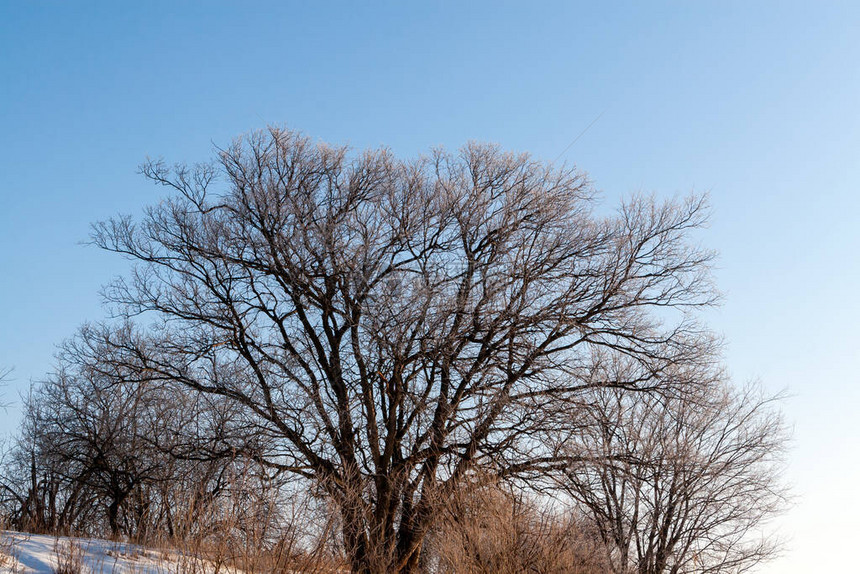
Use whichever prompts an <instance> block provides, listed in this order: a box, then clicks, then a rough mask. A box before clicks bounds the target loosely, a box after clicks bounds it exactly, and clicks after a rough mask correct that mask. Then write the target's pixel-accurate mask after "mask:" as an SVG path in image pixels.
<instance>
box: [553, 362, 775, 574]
mask: <svg viewBox="0 0 860 574" xmlns="http://www.w3.org/2000/svg"><path fill="white" fill-rule="evenodd" d="M598 376H599V377H606V376H612V375H611V374H610V373H608V372H603V373H601V374H600V375H598ZM687 376H689V373H688V374H687ZM700 383H703V384H699V385H695V384H687V385H683V386H681V387H676V388H678V389H680V392H677V393H674V394H669V395H667V394H662V393H659V394H658V393H654V394H640V393H630V392H627V391H625V390H622V389H612V388H607V387H604V388H600V389H598V390H596V391H594V392H593V394H592V403H591V405H590V407H588V408H584V409H581V410H579V411H578V414H577V419H578V421H579V422H580V423H581V424H583V427H582V428H581V429H580V430H579V431H578V432H577V434H576V436H575V437H572V440H571V442H570V443H569V444H568V445H567V449H568V452H569V453H570V454H571V460H575V461H576V462H574V463H572V464H570V465H569V466H568V468H567V470H566V472H565V477H564V482H563V487H564V490H565V491H566V492H568V493H569V494H570V495H572V497H573V498H574V499H575V500H576V501H577V502H578V503H579V507H580V508H582V509H584V510H585V511H586V512H587V513H589V514H590V515H591V517H592V519H593V520H594V523H595V525H596V526H597V528H598V530H599V532H600V534H601V537H602V538H603V540H604V543H605V544H606V547H607V550H608V557H609V560H610V563H611V564H612V571H613V572H615V573H617V574H627V573H634V572H635V573H637V574H663V573H672V574H682V573H692V572H696V573H710V572H714V573H717V572H720V573H723V572H726V573H727V572H744V571H746V570H748V569H749V568H751V567H753V566H755V565H756V564H758V563H760V562H761V561H763V560H767V559H770V558H773V557H774V556H775V554H776V553H777V552H778V550H779V544H778V542H777V541H776V540H775V539H774V538H773V537H772V536H770V535H769V534H768V533H767V531H766V530H764V528H763V527H764V526H765V524H766V522H767V521H768V520H769V519H771V518H773V517H774V516H775V515H776V514H777V513H778V512H780V511H781V510H783V509H784V508H785V505H786V502H787V491H786V488H785V487H784V486H783V485H782V484H781V483H780V473H781V472H780V471H781V463H782V456H783V454H784V452H785V447H786V443H787V430H786V427H785V425H784V423H783V421H782V417H781V415H780V412H779V410H778V409H776V408H775V405H774V401H776V400H777V399H778V397H767V396H765V395H763V394H762V392H761V391H760V390H759V389H758V388H756V387H754V386H749V387H747V388H744V389H741V390H738V389H735V388H733V387H731V386H730V385H728V384H727V383H726V382H725V381H724V380H722V379H721V375H719V374H712V375H711V377H710V378H709V379H708V380H700Z"/></svg>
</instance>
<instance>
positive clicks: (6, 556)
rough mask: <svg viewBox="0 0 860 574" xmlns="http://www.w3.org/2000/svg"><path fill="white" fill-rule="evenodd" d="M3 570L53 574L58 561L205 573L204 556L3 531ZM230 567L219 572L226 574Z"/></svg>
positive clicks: (78, 567) (99, 568)
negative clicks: (196, 557) (200, 557)
mask: <svg viewBox="0 0 860 574" xmlns="http://www.w3.org/2000/svg"><path fill="white" fill-rule="evenodd" d="M0 561H2V564H0V574H13V573H17V574H54V573H55V572H57V571H58V569H57V565H58V564H61V565H64V566H71V568H68V569H66V571H67V572H79V573H80V574H206V572H210V573H214V570H215V569H214V568H213V567H212V566H211V565H208V564H204V563H203V562H202V561H201V560H198V559H190V558H181V557H177V555H176V554H172V555H171V554H168V553H166V552H161V551H155V550H147V549H145V548H142V547H140V546H136V545H133V544H125V543H122V542H111V541H107V540H97V539H87V538H64V537H59V538H58V537H54V536H48V535H36V534H21V533H18V532H0ZM226 570H227V569H225V568H221V570H220V572H221V573H223V574H226V572H225V571H226Z"/></svg>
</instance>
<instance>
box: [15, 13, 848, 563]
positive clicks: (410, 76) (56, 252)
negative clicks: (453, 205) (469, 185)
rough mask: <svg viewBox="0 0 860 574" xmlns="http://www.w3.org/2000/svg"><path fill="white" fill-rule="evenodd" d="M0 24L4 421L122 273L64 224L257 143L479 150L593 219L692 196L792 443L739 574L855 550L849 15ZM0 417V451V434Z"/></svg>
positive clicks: (292, 16) (735, 336)
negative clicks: (780, 513) (519, 168)
mask: <svg viewBox="0 0 860 574" xmlns="http://www.w3.org/2000/svg"><path fill="white" fill-rule="evenodd" d="M462 4H465V3H461V2H436V3H427V4H426V5H424V6H423V7H416V6H407V5H406V3H396V2H387V3H362V4H361V6H353V5H352V3H343V4H336V3H311V2H305V3H285V2H272V3H265V2H243V3H237V2H223V3H217V2H206V3H203V2H199V3H192V2H145V3H144V2H142V3H130V2H129V3H114V2H102V3H91V2H74V3H73V2H55V3H50V2H9V1H0V365H7V366H13V367H15V371H14V373H13V381H12V382H11V384H10V386H9V388H8V389H7V391H6V397H7V399H8V400H10V401H15V400H16V397H17V394H18V392H19V391H22V390H23V389H25V388H26V386H27V384H28V382H29V380H30V379H36V378H39V377H40V376H41V375H42V374H43V373H44V372H45V371H46V370H48V369H50V367H51V361H52V353H53V352H54V349H55V345H56V344H57V343H59V342H60V341H61V340H62V339H63V338H65V337H67V336H69V335H71V334H72V333H73V332H74V330H75V328H76V327H77V326H78V325H79V324H80V323H82V322H83V321H85V320H88V319H90V320H91V319H98V318H100V317H102V316H103V315H104V310H103V309H102V308H101V307H100V300H99V295H98V291H99V287H100V285H102V284H104V283H105V282H107V281H108V280H110V278H111V277H112V276H113V275H116V274H118V273H122V272H123V270H124V269H126V263H125V262H124V261H122V260H121V259H117V258H116V257H114V256H111V255H109V254H106V253H101V252H99V251H98V250H96V249H95V248H92V247H88V246H86V245H83V244H82V243H83V242H85V241H86V240H87V238H88V234H89V224H90V223H91V222H93V221H95V220H98V219H103V218H106V217H109V216H111V215H113V214H116V213H118V212H130V213H136V212H139V211H140V209H141V208H142V207H143V206H145V205H147V204H149V203H152V202H154V201H157V199H158V197H159V195H160V193H161V192H162V190H159V189H157V188H154V187H152V186H150V185H149V184H147V183H146V182H145V181H143V179H142V178H141V177H140V176H139V175H137V173H136V171H137V166H138V165H139V164H140V162H141V161H143V160H144V159H145V158H146V157H147V156H153V157H158V156H163V157H165V158H166V159H167V160H169V161H174V160H183V161H191V162H193V161H198V160H205V159H207V158H208V157H209V156H210V154H211V152H212V148H213V145H218V144H220V145H224V144H226V143H228V142H229V141H230V139H231V138H232V137H234V136H236V135H238V134H240V133H242V132H246V131H248V130H252V129H256V128H260V127H263V126H265V125H266V124H267V123H277V124H283V125H287V126H289V127H292V128H297V129H300V130H303V131H304V132H306V133H307V134H308V135H310V136H312V137H315V138H320V139H323V140H327V141H330V142H334V143H349V144H351V145H353V146H355V147H356V148H359V149H361V148H365V147H377V146H380V145H386V146H389V147H391V148H392V149H393V150H394V152H396V153H397V154H400V155H404V156H409V155H415V154H419V153H422V152H425V151H427V150H428V149H429V148H431V147H432V146H437V145H443V146H446V147H449V148H456V147H459V146H460V145H462V144H463V143H465V142H467V141H468V140H473V139H474V140H489V141H493V142H498V143H499V144H501V145H502V146H504V147H506V148H510V149H515V150H522V151H529V152H532V153H533V154H535V155H536V156H538V157H540V158H544V159H546V160H552V159H554V158H556V157H557V156H558V155H559V154H560V153H561V152H562V151H563V150H565V148H567V147H568V145H569V144H570V143H571V141H573V139H574V138H575V137H576V136H577V135H578V134H579V133H580V132H582V130H583V129H584V128H585V127H586V126H588V125H589V124H591V123H592V122H593V121H594V120H595V118H599V119H598V120H597V121H596V122H594V124H593V125H592V126H591V127H590V129H588V130H587V131H586V133H585V134H584V135H582V137H581V138H580V139H579V140H578V141H576V143H575V144H574V145H572V146H571V147H570V148H569V150H568V151H567V152H566V153H565V154H564V156H563V159H564V160H566V161H568V162H571V163H575V164H577V165H578V166H579V167H580V168H582V169H584V170H586V171H588V172H589V173H590V175H591V177H592V178H593V180H594V181H595V183H596V185H597V186H598V187H599V188H600V189H601V190H603V191H604V194H605V197H606V203H607V205H612V204H613V203H614V202H616V201H617V200H618V198H620V197H622V196H624V195H627V194H631V193H636V192H654V193H656V194H658V195H660V196H671V195H674V194H678V193H687V192H689V191H692V190H695V191H709V192H710V194H711V199H712V204H713V218H712V224H711V226H710V228H709V229H708V230H707V231H705V232H704V233H702V235H701V240H702V241H703V242H704V243H705V244H706V245H708V246H709V247H712V248H714V249H716V250H718V251H719V252H720V254H721V255H720V259H719V268H718V269H717V272H716V276H717V281H718V283H719V286H720V288H721V289H722V290H723V292H724V294H725V302H724V304H723V306H722V307H721V308H720V309H718V310H715V311H713V312H711V313H709V315H708V320H709V322H710V323H711V325H712V326H713V327H714V328H715V329H716V330H717V331H719V332H721V333H722V334H724V335H725V337H726V339H727V341H728V347H727V350H726V360H727V364H728V366H729V368H730V370H731V372H732V373H733V374H734V376H735V378H736V379H737V380H738V381H744V380H748V379H752V378H759V379H761V380H762V381H763V383H764V384H765V385H766V386H767V387H768V388H770V389H773V390H778V389H783V388H787V389H788V390H789V391H790V392H791V393H792V395H793V398H792V399H790V400H789V401H788V402H787V403H786V413H787V415H788V417H789V419H790V420H791V421H792V423H793V424H794V425H795V441H794V450H793V452H792V461H791V466H790V468H789V476H788V479H789V480H790V481H791V482H793V483H794V484H795V485H796V491H797V494H798V496H799V499H798V504H797V506H796V508H795V509H794V510H793V511H792V512H791V513H790V514H788V515H787V516H786V517H784V518H783V519H781V520H780V521H779V526H780V528H781V529H782V531H783V532H784V534H785V535H786V536H787V537H788V538H789V539H790V548H791V549H792V550H791V552H790V553H789V554H788V555H787V556H786V558H784V559H783V560H781V561H780V562H777V563H774V564H772V565H771V566H768V567H766V568H763V569H762V570H761V571H762V572H770V573H777V572H779V573H793V572H797V573H800V572H811V571H818V572H827V571H831V572H844V571H846V570H847V569H848V568H849V567H851V566H855V565H856V557H855V556H853V552H852V549H853V548H854V547H856V538H857V537H858V536H860V526H858V524H860V518H858V517H860V501H858V498H857V496H856V494H855V493H856V486H855V485H856V483H857V482H860V462H858V461H860V427H858V424H857V420H858V416H857V410H858V407H860V364H858V363H860V359H858V357H860V352H858V350H857V349H858V343H860V334H858V328H857V325H858V324H860V303H858V296H860V289H858V286H860V285H858V284H860V257H858V250H860V231H858V229H860V216H858V208H860V193H858V191H860V190H858V187H860V161H858V159H860V158H858V152H860V4H858V3H854V2H826V1H821V2H785V1H783V2H755V3H753V2H630V3H621V2H618V3H609V2H607V3H585V2H582V3H576V2H558V3H551V2H547V3H541V2H529V3H525V2H523V3H520V4H515V3H498V2H486V3H479V2H472V3H468V5H467V6H464V5H462ZM17 420H18V412H17V410H16V408H15V407H14V406H13V407H12V408H11V409H9V411H8V414H7V415H6V416H5V420H3V421H0V430H10V429H12V428H14V426H15V424H16V423H17Z"/></svg>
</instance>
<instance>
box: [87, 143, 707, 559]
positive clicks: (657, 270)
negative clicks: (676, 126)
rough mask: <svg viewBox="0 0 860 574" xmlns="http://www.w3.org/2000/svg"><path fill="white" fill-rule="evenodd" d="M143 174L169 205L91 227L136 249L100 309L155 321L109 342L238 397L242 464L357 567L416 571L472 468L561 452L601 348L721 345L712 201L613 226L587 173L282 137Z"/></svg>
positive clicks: (676, 349)
mask: <svg viewBox="0 0 860 574" xmlns="http://www.w3.org/2000/svg"><path fill="white" fill-rule="evenodd" d="M143 173H144V175H146V176H147V177H149V178H150V179H152V180H154V181H155V182H157V183H160V184H163V185H165V186H167V187H169V188H171V189H172V190H173V192H175V193H174V195H173V196H172V197H171V198H169V199H167V200H165V201H163V202H161V203H159V204H158V205H156V206H153V207H152V208H150V209H149V210H148V211H147V212H146V215H145V216H144V217H143V218H142V219H141V220H140V221H134V220H133V219H132V218H130V217H121V218H118V219H114V220H111V221H107V222H103V223H100V224H97V225H96V226H95V232H94V240H95V243H96V244H98V245H99V246H101V247H103V248H105V249H108V250H111V251H115V252H117V253H121V254H124V255H125V256H127V257H129V258H130V259H132V260H133V261H135V262H137V266H136V267H135V269H134V271H133V272H132V273H131V274H130V276H129V277H127V278H126V279H124V280H119V281H117V282H116V283H115V284H113V285H112V286H111V287H109V288H108V289H107V290H106V295H107V298H108V300H109V301H110V302H112V303H113V304H115V305H116V307H117V309H118V310H120V311H122V312H125V313H126V314H128V315H129V316H139V315H144V316H147V317H150V318H153V319H154V329H153V330H151V331H149V332H148V333H146V334H141V336H139V337H128V338H125V339H121V338H117V339H114V340H113V342H112V344H113V345H114V347H115V350H116V352H117V354H118V355H123V356H124V360H125V361H127V363H128V364H130V365H137V367H138V368H139V369H140V373H141V374H140V376H141V377H142V378H146V379H147V380H153V379H158V380H163V381H168V382H172V383H175V384H178V385H181V386H184V387H185V388H187V389H190V390H193V391H196V392H199V393H204V394H210V395H217V396H220V397H224V398H225V399H228V400H229V401H232V402H233V403H234V404H235V405H236V406H237V407H238V409H239V410H240V412H241V420H242V421H243V424H244V425H245V428H246V429H247V430H248V431H249V436H254V437H255V438H256V440H257V443H258V444H261V445H265V448H264V449H261V450H257V451H254V448H253V447H251V448H249V449H248V450H249V452H250V453H251V455H252V456H255V457H257V458H258V459H259V460H261V461H262V462H263V463H265V464H268V465H270V466H271V467H272V468H275V469H278V470H281V471H286V472H293V473H298V474H300V475H302V476H305V477H307V478H309V479H311V480H312V481H314V482H315V483H316V484H317V485H319V487H320V488H322V489H323V490H324V491H325V492H326V493H327V494H328V496H330V497H331V499H332V500H333V501H334V502H335V503H336V505H337V506H338V508H339V511H340V514H341V517H342V536H343V540H344V544H345V547H346V552H347V555H348V556H349V559H350V562H351V566H352V568H353V570H354V571H355V572H361V573H369V572H414V571H416V569H417V568H418V565H419V563H420V553H421V548H422V545H423V542H424V539H425V537H426V535H427V533H428V531H429V528H430V527H431V525H432V522H433V520H434V518H435V514H434V504H436V502H437V501H440V500H444V499H445V498H446V496H448V495H450V494H451V493H453V492H456V491H457V490H458V489H459V487H460V486H461V485H462V484H463V483H464V481H468V480H469V477H470V474H471V472H472V471H473V470H475V469H476V468H479V467H493V468H494V469H495V470H496V471H497V472H498V473H500V474H505V473H507V474H513V473H516V472H522V471H526V470H529V469H531V470H537V469H539V468H542V467H543V466H547V465H550V466H551V465H552V464H555V463H557V460H556V456H555V454H556V453H552V452H546V451H541V450H540V449H538V448H536V446H535V445H537V444H539V441H536V440H535V438H536V437H537V436H538V435H539V434H540V433H545V432H547V431H549V430H552V429H549V428H547V427H548V425H555V424H559V423H560V421H561V420H562V418H561V417H558V416H554V415H553V414H552V413H554V412H557V411H558V405H561V404H564V401H565V400H567V399H570V398H571V397H572V396H573V395H575V394H576V393H578V392H579V391H580V390H581V389H582V387H583V386H584V385H586V384H587V383H584V382H583V381H581V380H579V379H578V373H580V372H582V371H583V369H585V368H586V367H587V365H588V364H589V363H590V361H591V358H592V353H593V351H594V349H596V348H612V349H615V350H616V351H617V352H620V353H623V354H625V355H627V356H630V357H634V358H635V359H636V360H637V361H639V362H641V363H643V364H647V365H648V368H647V372H649V373H659V372H660V371H661V370H663V369H665V368H666V366H667V365H669V364H672V363H674V362H677V361H683V360H691V359H692V358H694V357H696V356H699V355H700V354H701V353H702V352H703V351H706V349H705V348H706V347H708V346H709V345H710V341H709V338H708V337H707V336H703V334H702V330H701V328H700V327H699V326H698V325H697V324H696V323H695V321H694V320H692V319H691V316H690V315H689V313H688V311H689V310H691V309H694V308H696V307H698V306H701V305H707V304H709V303H711V302H712V301H713V298H714V294H713V291H712V288H711V284H710V282H709V276H708V272H707V271H708V263H709V261H710V260H711V257H712V255H711V253H710V252H706V251H702V250H700V249H698V248H696V247H694V246H692V245H691V244H690V242H689V241H688V235H689V232H690V230H691V229H695V228H696V227H698V226H700V225H701V224H702V223H703V221H704V211H703V209H704V202H703V200H702V199H701V198H690V199H687V200H685V201H680V202H674V201H673V202H666V203H658V202H656V201H654V200H652V199H647V198H637V199H634V200H632V201H630V202H627V203H625V204H624V205H622V206H621V208H620V209H619V211H618V212H617V213H616V214H615V215H612V216H607V217H600V216H597V215H595V214H594V213H593V207H594V192H593V190H592V188H591V186H590V185H589V183H588V181H587V179H586V178H585V176H584V175H583V174H581V173H579V172H577V171H575V170H571V169H566V168H558V169H557V168H554V167H552V166H549V165H546V164H542V163H540V162H536V161H533V160H531V159H529V158H528V156H525V155H513V154H508V153H503V152H501V151H499V150H498V149H497V148H495V147H492V146H484V145H470V146H468V147H466V148H465V149H463V150H462V151H461V152H460V153H459V154H449V153H445V152H442V151H437V152H434V153H433V154H432V155H431V156H430V157H427V158H421V159H418V160H414V161H400V160H398V159H396V158H394V157H393V156H392V155H391V154H390V153H389V152H387V151H385V150H382V151H376V152H366V153H363V154H359V155H356V156H351V155H350V154H349V153H348V151H347V150H346V149H345V148H337V147H330V146H327V145H323V144H320V145H314V144H312V143H311V142H310V141H309V140H308V139H307V138H304V137H302V136H299V135H296V134H294V133H291V132H288V131H284V130H280V129H276V128H272V129H269V130H268V131H265V132H261V133H255V134H253V135H251V136H249V137H247V138H244V139H240V140H237V141H236V142H235V143H234V144H233V145H232V146H230V147H228V148H227V149H224V150H221V151H220V152H219V153H218V156H217V158H216V159H215V161H213V162H211V163H207V164H203V165H198V166H196V167H187V166H183V165H179V166H176V167H175V168H174V169H172V170H171V169H168V168H167V167H166V166H165V165H164V164H163V163H161V162H151V163H147V164H146V165H144V166H143ZM216 188H217V191H216ZM658 310H659V313H657V312H655V311H658ZM670 310H675V311H677V313H671V312H669V311H670ZM640 382H642V383H643V384H647V383H648V381H647V380H646V381H640Z"/></svg>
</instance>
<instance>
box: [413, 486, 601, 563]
mask: <svg viewBox="0 0 860 574" xmlns="http://www.w3.org/2000/svg"><path fill="white" fill-rule="evenodd" d="M441 512H442V517H441V518H440V520H439V521H438V522H437V524H436V525H435V527H434V529H433V531H432V533H431V535H430V537H429V540H428V545H427V546H428V547H427V551H426V556H425V558H424V566H425V569H426V570H427V571H430V572H434V573H437V574H460V573H463V574H519V573H521V572H533V573H535V574H599V573H602V572H605V571H606V565H605V563H604V561H603V551H602V548H601V544H600V541H599V540H598V538H597V537H596V535H595V533H594V532H592V531H591V529H590V525H589V524H588V522H587V521H586V520H583V519H577V518H576V515H575V514H573V513H572V512H570V511H569V510H565V511H561V510H559V509H554V508H553V507H552V506H549V505H546V504H543V503H542V502H541V501H540V500H539V499H535V498H532V497H530V496H528V495H526V494H524V493H522V492H516V491H513V490H510V489H508V488H503V487H501V486H500V485H498V484H490V485H484V486H480V487H477V488H470V489H468V490H466V491H465V492H462V493H459V494H458V495H457V496H456V497H455V498H454V499H453V500H452V501H450V502H449V503H448V504H447V505H445V506H444V507H443V509H442V511H441Z"/></svg>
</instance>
